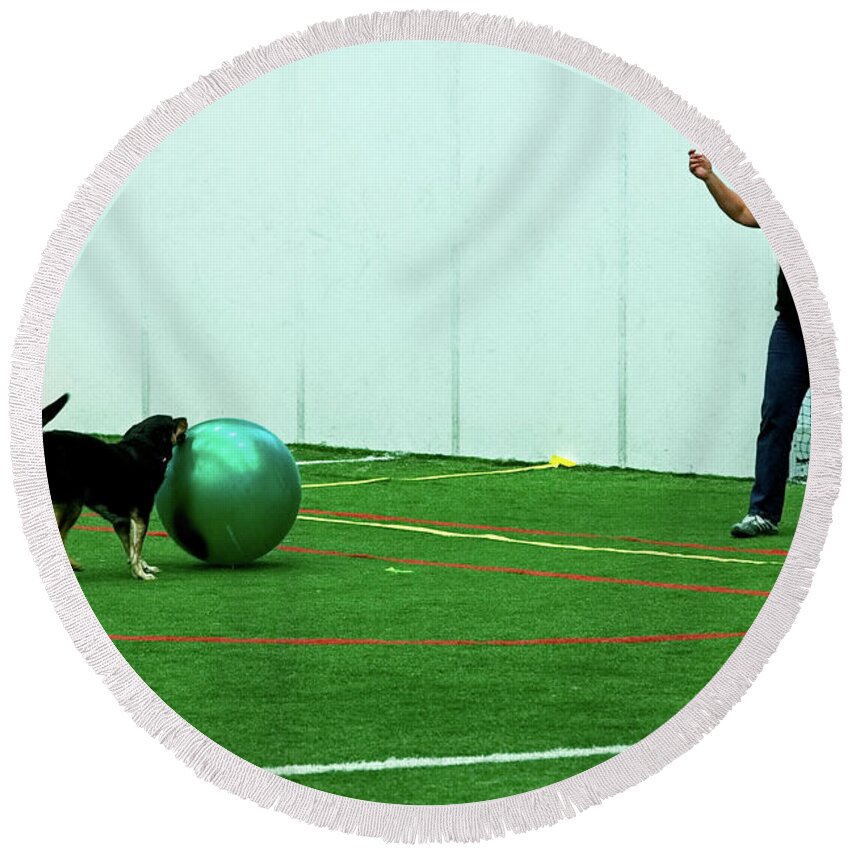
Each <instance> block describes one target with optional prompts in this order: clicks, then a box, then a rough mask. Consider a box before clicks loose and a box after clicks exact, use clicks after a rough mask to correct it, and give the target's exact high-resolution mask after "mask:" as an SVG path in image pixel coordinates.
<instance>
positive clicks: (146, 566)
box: [142, 561, 160, 575]
mask: <svg viewBox="0 0 850 850" xmlns="http://www.w3.org/2000/svg"><path fill="white" fill-rule="evenodd" d="M142 569H143V570H144V571H145V572H146V573H151V574H152V575H153V574H155V573H158V572H159V571H160V569H159V567H155V566H154V565H153V564H149V563H148V562H147V561H142Z"/></svg>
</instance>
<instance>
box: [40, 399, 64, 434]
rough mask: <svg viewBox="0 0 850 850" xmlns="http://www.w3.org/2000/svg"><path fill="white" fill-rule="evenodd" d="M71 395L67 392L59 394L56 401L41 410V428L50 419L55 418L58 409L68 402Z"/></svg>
mask: <svg viewBox="0 0 850 850" xmlns="http://www.w3.org/2000/svg"><path fill="white" fill-rule="evenodd" d="M70 397H71V396H69V395H68V393H65V394H64V395H61V396H59V398H57V399H56V401H53V402H51V403H50V404H48V405H47V407H44V408H42V410H41V427H42V428H43V427H44V426H45V425H46V424H47V423H48V422H50V420H51V419H55V418H56V416H58V415H59V411H60V410H62V408H63V407H64V406H65V405H66V404H67V403H68V399H69V398H70Z"/></svg>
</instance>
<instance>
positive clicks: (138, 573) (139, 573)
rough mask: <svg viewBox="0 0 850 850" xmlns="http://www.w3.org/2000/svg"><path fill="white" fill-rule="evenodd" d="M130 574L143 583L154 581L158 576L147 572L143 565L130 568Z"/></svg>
mask: <svg viewBox="0 0 850 850" xmlns="http://www.w3.org/2000/svg"><path fill="white" fill-rule="evenodd" d="M130 572H131V574H132V576H133V578H138V579H141V580H142V581H153V580H154V579H155V578H156V576H155V575H154V574H153V573H149V572H147V571H146V570H145V569H144V568H143V567H142V565H141V564H138V565H136V566H131V567H130Z"/></svg>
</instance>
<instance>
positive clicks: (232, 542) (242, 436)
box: [156, 419, 301, 564]
mask: <svg viewBox="0 0 850 850" xmlns="http://www.w3.org/2000/svg"><path fill="white" fill-rule="evenodd" d="M300 504H301V476H300V474H299V472H298V466H297V464H296V463H295V460H294V459H293V457H292V455H291V454H290V452H289V449H288V448H287V447H286V446H285V445H284V444H283V443H282V442H281V441H280V440H279V439H278V438H277V437H276V436H275V435H274V434H272V433H271V431H267V430H266V429H265V428H262V427H261V426H259V425H255V424H254V423H253V422H246V421H245V420H244V419H210V420H208V421H207V422H201V423H199V424H198V425H195V426H194V427H192V428H190V429H189V430H188V431H187V432H186V439H185V441H184V442H183V443H181V444H180V445H177V446H175V447H174V454H173V456H172V458H171V461H170V462H169V464H168V467H167V469H166V471H165V480H164V481H163V484H162V486H161V487H160V489H159V492H158V493H157V497H156V509H157V512H158V513H159V516H160V519H161V520H162V523H163V525H164V526H165V528H166V530H167V531H168V534H169V536H170V537H171V538H172V539H173V540H174V541H175V542H176V543H177V544H178V545H179V546H180V547H181V548H183V549H185V550H186V551H187V552H188V553H189V554H190V555H194V556H195V557H196V558H199V559H200V560H202V561H207V562H208V563H211V564H247V563H249V562H251V561H254V560H256V559H257V558H259V557H261V556H262V555H265V554H266V552H269V551H271V550H272V549H274V547H275V546H277V545H278V543H280V541H281V540H283V538H284V537H285V536H286V534H287V533H288V532H289V530H290V529H291V528H292V526H293V524H294V523H295V518H296V517H297V516H298V508H299V506H300Z"/></svg>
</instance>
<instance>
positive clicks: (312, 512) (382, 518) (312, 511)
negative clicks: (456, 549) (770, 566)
mask: <svg viewBox="0 0 850 850" xmlns="http://www.w3.org/2000/svg"><path fill="white" fill-rule="evenodd" d="M299 513H302V514H307V515H309V516H339V517H351V518H353V519H368V520H375V521H377V522H409V523H411V524H414V525H433V526H437V527H440V528H470V529H475V530H477V531H508V532H512V533H513V534H536V535H543V536H548V537H582V538H587V539H590V540H624V541H626V542H628V543H648V544H651V545H653V546H672V547H676V548H682V549H705V550H707V551H710V552H747V553H748V554H751V555H787V554H788V550H787V549H742V548H739V547H737V546H709V545H707V544H704V543H682V542H677V541H674V540H649V539H647V538H645V537H626V536H622V535H605V534H590V533H582V532H578V531H547V530H544V529H541V528H514V527H512V526H505V525H478V524H474V523H468V522H448V521H446V520H438V519H415V518H413V517H404V516H386V515H384V514H361V513H353V512H351V511H323V510H318V509H316V508H302V509H301V510H300V511H299Z"/></svg>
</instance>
